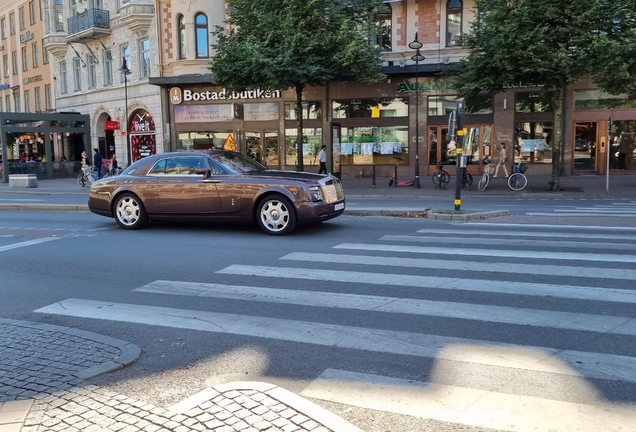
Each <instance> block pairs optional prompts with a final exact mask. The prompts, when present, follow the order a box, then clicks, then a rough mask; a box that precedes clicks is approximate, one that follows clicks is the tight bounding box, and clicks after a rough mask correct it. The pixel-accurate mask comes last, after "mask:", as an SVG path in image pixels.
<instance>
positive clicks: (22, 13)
mask: <svg viewBox="0 0 636 432" xmlns="http://www.w3.org/2000/svg"><path fill="white" fill-rule="evenodd" d="M18 12H19V13H20V30H24V29H25V28H26V18H25V16H24V8H23V7H21V8H20V10H19V11H18Z"/></svg>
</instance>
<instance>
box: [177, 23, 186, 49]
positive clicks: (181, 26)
mask: <svg viewBox="0 0 636 432" xmlns="http://www.w3.org/2000/svg"><path fill="white" fill-rule="evenodd" d="M177 27H178V30H177V34H178V37H179V41H178V43H179V59H184V58H186V32H185V19H184V18H183V15H178V16H177Z"/></svg>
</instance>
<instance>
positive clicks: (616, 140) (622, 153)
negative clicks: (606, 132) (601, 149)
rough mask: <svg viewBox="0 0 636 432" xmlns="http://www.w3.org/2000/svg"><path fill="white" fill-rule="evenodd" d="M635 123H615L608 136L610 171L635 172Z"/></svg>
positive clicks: (630, 121) (628, 121)
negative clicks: (609, 143)
mask: <svg viewBox="0 0 636 432" xmlns="http://www.w3.org/2000/svg"><path fill="white" fill-rule="evenodd" d="M635 140H636V121H634V120H627V121H617V122H614V124H613V125H612V132H611V135H610V142H611V143H612V144H611V146H610V160H609V162H610V170H612V171H617V170H621V171H634V170H636V142H635Z"/></svg>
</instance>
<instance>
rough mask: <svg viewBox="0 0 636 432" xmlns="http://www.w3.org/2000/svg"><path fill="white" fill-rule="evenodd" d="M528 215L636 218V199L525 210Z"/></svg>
mask: <svg viewBox="0 0 636 432" xmlns="http://www.w3.org/2000/svg"><path fill="white" fill-rule="evenodd" d="M526 215H528V216H606V217H618V218H636V201H632V202H618V203H612V204H611V205H593V206H586V207H580V206H560V207H556V208H554V209H553V210H552V211H551V212H526Z"/></svg>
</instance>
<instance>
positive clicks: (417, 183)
mask: <svg viewBox="0 0 636 432" xmlns="http://www.w3.org/2000/svg"><path fill="white" fill-rule="evenodd" d="M409 48H411V49H414V50H415V54H414V55H413V57H411V60H413V61H414V62H415V181H414V182H413V186H415V187H416V188H418V189H419V188H420V116H419V112H420V83H419V69H420V62H421V61H423V60H424V58H425V57H424V56H423V55H422V54H420V48H422V42H420V41H418V40H417V32H415V39H413V42H411V43H410V44H409Z"/></svg>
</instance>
